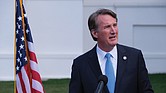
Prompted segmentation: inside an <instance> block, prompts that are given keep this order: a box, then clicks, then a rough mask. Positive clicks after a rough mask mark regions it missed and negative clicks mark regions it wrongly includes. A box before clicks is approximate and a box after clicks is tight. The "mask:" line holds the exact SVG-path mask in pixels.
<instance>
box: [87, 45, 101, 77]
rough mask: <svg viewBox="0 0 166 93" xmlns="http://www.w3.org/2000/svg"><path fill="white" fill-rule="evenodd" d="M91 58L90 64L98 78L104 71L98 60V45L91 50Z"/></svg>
mask: <svg viewBox="0 0 166 93" xmlns="http://www.w3.org/2000/svg"><path fill="white" fill-rule="evenodd" d="M89 59H90V62H89V65H90V67H91V69H92V71H93V72H94V74H95V76H96V78H97V79H98V77H99V76H100V75H102V72H101V69H100V65H99V61H98V57H97V53H96V46H95V47H94V48H93V49H92V50H91V52H89Z"/></svg>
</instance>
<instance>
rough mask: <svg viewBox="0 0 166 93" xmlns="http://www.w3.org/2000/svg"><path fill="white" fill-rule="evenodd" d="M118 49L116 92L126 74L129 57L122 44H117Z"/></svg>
mask: <svg viewBox="0 0 166 93" xmlns="http://www.w3.org/2000/svg"><path fill="white" fill-rule="evenodd" d="M117 50H118V64H117V76H116V85H115V93H117V91H118V89H119V88H118V87H119V86H120V82H121V80H122V77H123V76H124V74H125V70H126V64H127V57H128V55H127V53H126V50H125V49H124V47H122V46H121V45H119V44H117Z"/></svg>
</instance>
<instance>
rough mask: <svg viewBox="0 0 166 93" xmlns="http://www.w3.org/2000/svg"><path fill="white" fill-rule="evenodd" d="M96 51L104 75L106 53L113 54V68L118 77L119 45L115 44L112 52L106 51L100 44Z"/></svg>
mask: <svg viewBox="0 0 166 93" xmlns="http://www.w3.org/2000/svg"><path fill="white" fill-rule="evenodd" d="M96 52H97V56H98V60H99V65H100V68H101V71H102V73H103V75H105V64H106V58H105V55H106V53H110V54H111V55H112V56H111V62H112V64H113V68H114V74H115V77H116V72H117V71H116V70H117V46H115V47H114V48H113V49H112V51H110V52H105V51H103V50H101V49H100V48H99V47H98V45H97V47H96Z"/></svg>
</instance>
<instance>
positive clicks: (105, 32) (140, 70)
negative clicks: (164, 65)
mask: <svg viewBox="0 0 166 93" xmlns="http://www.w3.org/2000/svg"><path fill="white" fill-rule="evenodd" d="M88 26H89V30H90V33H91V36H92V38H93V40H94V41H97V44H96V45H95V47H94V48H93V49H91V50H90V51H88V52H86V53H85V54H83V55H81V56H79V57H77V58H76V59H74V61H73V65H72V73H71V80H70V84H69V93H94V91H95V90H96V88H97V85H98V77H99V76H100V75H106V76H107V73H108V72H107V71H109V70H106V69H107V65H106V64H107V60H108V59H109V60H110V61H109V62H111V66H112V68H113V72H111V73H113V76H114V77H115V81H114V82H112V78H110V77H109V76H107V77H108V82H110V84H111V85H109V84H108V85H106V86H105V87H104V88H103V92H102V93H153V90H152V87H151V84H150V81H149V78H148V71H147V69H146V66H145V61H144V58H143V55H142V52H141V50H138V49H135V48H131V47H127V46H124V45H120V44H118V27H117V16H116V14H115V13H114V12H113V11H111V10H109V9H100V10H97V11H96V12H94V13H93V14H92V15H91V16H90V17H89V20H88ZM106 54H110V55H111V57H110V58H105V55H106ZM111 86H113V87H111ZM110 87H111V88H110ZM111 91H113V92H111Z"/></svg>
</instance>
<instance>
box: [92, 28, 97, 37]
mask: <svg viewBox="0 0 166 93" xmlns="http://www.w3.org/2000/svg"><path fill="white" fill-rule="evenodd" d="M91 34H92V36H93V37H95V38H98V32H97V31H96V30H94V29H93V30H91Z"/></svg>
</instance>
